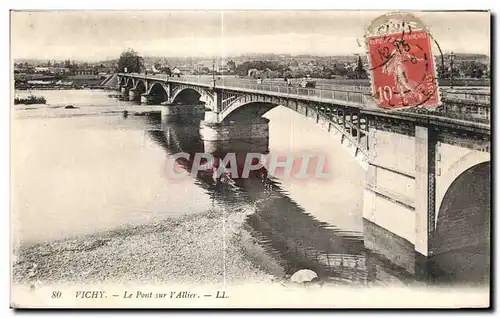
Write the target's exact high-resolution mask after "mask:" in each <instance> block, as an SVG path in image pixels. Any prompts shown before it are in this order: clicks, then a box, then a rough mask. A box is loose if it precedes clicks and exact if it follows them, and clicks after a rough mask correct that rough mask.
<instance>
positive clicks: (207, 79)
mask: <svg viewBox="0 0 500 318" xmlns="http://www.w3.org/2000/svg"><path fill="white" fill-rule="evenodd" d="M132 74H134V75H136V76H139V77H144V76H146V74H144V73H141V74H138V73H132ZM147 78H148V79H157V80H167V79H168V80H169V81H172V82H187V83H204V84H212V83H213V80H214V78H213V77H212V76H208V75H198V76H197V75H183V76H181V77H171V76H170V77H169V76H167V75H160V74H156V75H147ZM215 80H216V83H218V84H219V85H220V86H226V87H240V86H241V85H248V86H249V87H250V86H251V87H255V86H253V85H258V83H257V80H256V79H251V78H240V77H235V76H222V77H219V76H217V77H215ZM313 80H314V81H316V87H315V88H316V89H319V90H323V91H349V92H362V93H364V94H371V87H370V86H367V85H364V84H366V83H364V82H360V83H359V85H348V84H336V83H335V80H328V79H313ZM300 81H301V80H300V79H291V83H292V86H293V87H295V88H298V87H299V83H300ZM260 85H262V86H258V87H259V88H260V87H263V88H265V87H267V86H273V87H276V86H280V87H287V86H288V85H287V84H286V83H285V81H284V79H264V80H263V81H262V83H261V84H260ZM281 90H282V91H285V89H283V88H282V89H281ZM440 95H441V97H442V98H445V99H446V98H449V99H456V100H468V101H469V100H470V101H479V102H484V103H488V104H489V103H490V102H491V93H490V87H482V86H481V87H479V86H478V87H465V86H464V87H455V88H454V89H453V88H451V87H449V86H440Z"/></svg>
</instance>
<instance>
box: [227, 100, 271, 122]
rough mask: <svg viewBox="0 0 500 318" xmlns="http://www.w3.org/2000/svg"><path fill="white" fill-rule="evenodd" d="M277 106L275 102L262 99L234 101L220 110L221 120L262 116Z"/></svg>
mask: <svg viewBox="0 0 500 318" xmlns="http://www.w3.org/2000/svg"><path fill="white" fill-rule="evenodd" d="M277 106H279V104H277V103H270V102H264V101H250V102H235V103H232V104H231V105H230V106H229V107H227V108H226V109H224V110H223V111H222V118H221V121H222V122H239V121H248V120H249V119H254V118H259V117H262V116H263V115H264V114H265V113H267V112H268V111H270V110H271V109H273V108H275V107H277Z"/></svg>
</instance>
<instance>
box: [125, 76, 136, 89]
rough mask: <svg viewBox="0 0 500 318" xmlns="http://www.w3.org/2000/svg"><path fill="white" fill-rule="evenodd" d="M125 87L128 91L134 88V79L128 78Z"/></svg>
mask: <svg viewBox="0 0 500 318" xmlns="http://www.w3.org/2000/svg"><path fill="white" fill-rule="evenodd" d="M125 86H126V87H127V88H129V89H130V88H133V87H134V79H133V78H131V77H129V78H128V79H127V83H126V84H125Z"/></svg>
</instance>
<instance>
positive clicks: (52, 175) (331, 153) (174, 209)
mask: <svg viewBox="0 0 500 318" xmlns="http://www.w3.org/2000/svg"><path fill="white" fill-rule="evenodd" d="M33 93H34V94H35V95H37V96H44V97H45V98H46V99H47V103H48V104H49V105H48V106H29V107H21V106H18V105H16V106H15V107H14V110H13V111H12V118H13V120H12V160H11V162H12V188H13V192H12V207H13V211H14V213H13V219H12V223H13V226H12V230H13V233H14V234H15V235H14V239H15V240H16V241H17V242H20V244H21V245H30V244H35V243H40V242H44V241H50V240H57V239H62V238H67V237H74V236H78V235H82V234H89V233H96V232H100V231H105V230H109V229H113V228H117V227H122V226H125V225H128V224H147V223H150V222H153V221H157V220H161V219H164V218H167V217H175V216H180V215H184V214H196V213H202V212H204V211H206V210H207V209H209V208H211V207H212V206H213V205H222V206H224V208H226V209H228V210H229V211H230V210H231V209H235V208H236V207H250V208H252V209H253V210H252V211H253V213H252V214H250V215H249V216H248V217H247V220H246V221H245V224H244V225H243V226H244V227H245V229H246V230H248V231H249V232H250V233H251V235H252V236H253V237H254V238H255V240H256V241H257V242H258V244H260V245H261V246H262V247H263V248H264V249H265V250H266V251H267V252H268V253H269V255H272V257H273V260H274V262H276V263H278V264H280V266H281V267H282V268H284V269H285V273H286V274H288V275H290V274H292V273H293V272H294V271H296V270H298V269H301V268H310V269H312V270H314V271H316V272H317V273H318V275H319V276H320V278H321V279H323V280H326V281H332V282H335V283H342V284H344V283H345V284H348V285H366V284H376V285H389V284H402V285H409V284H413V283H415V282H416V281H425V282H427V281H430V282H432V283H435V282H447V283H449V282H459V283H463V282H464V277H466V278H467V279H466V282H467V283H471V282H472V283H474V282H476V281H477V282H484V281H485V280H486V279H487V277H488V276H487V272H488V270H489V266H488V267H485V266H476V267H474V266H472V269H471V270H469V271H467V272H463V273H461V275H457V274H456V273H446V272H444V271H442V270H437V269H436V268H447V266H439V264H438V266H437V267H436V266H434V267H433V266H427V267H425V268H424V270H422V272H420V273H416V272H415V271H413V270H411V269H410V270H409V269H408V268H405V267H404V266H401V264H398V265H397V264H394V263H393V262H391V261H390V260H391V259H394V255H383V254H380V253H375V252H374V251H371V250H370V249H369V248H367V246H366V245H367V244H365V240H366V228H367V227H366V226H367V224H366V222H363V219H362V202H363V187H364V178H365V176H364V170H363V169H362V168H361V167H360V166H359V164H358V163H356V162H355V161H354V160H353V159H352V158H351V156H350V155H349V154H348V153H347V152H346V151H345V150H344V149H342V147H341V146H340V145H338V144H336V143H334V142H333V140H332V139H331V138H330V137H329V135H328V134H326V133H325V132H323V131H322V130H321V129H320V128H319V127H317V126H316V125H315V124H314V123H313V122H310V121H309V120H307V119H305V118H303V117H302V116H301V115H299V114H297V113H294V112H293V111H291V110H289V109H286V108H282V107H277V108H275V109H273V110H271V111H270V112H268V113H267V114H266V115H265V117H266V118H268V119H269V120H270V122H269V131H270V138H269V144H268V145H267V144H266V145H264V146H263V148H264V150H263V152H268V153H290V152H291V153H300V152H304V151H306V152H311V151H316V152H318V151H319V152H322V153H323V154H327V156H328V162H329V165H328V168H329V169H330V172H331V175H332V177H331V178H329V179H327V180H322V181H318V180H316V181H314V180H309V181H297V180H292V179H287V178H281V179H280V178H274V179H272V180H270V179H266V180H265V181H262V180H261V179H249V180H239V181H237V182H236V183H235V184H233V187H232V188H231V189H226V188H224V189H222V188H221V187H219V186H218V185H214V184H211V181H210V180H209V179H207V178H203V177H201V178H195V177H191V178H187V179H183V180H182V181H178V182H176V181H173V180H172V179H171V178H169V176H168V175H167V174H166V173H165V167H166V164H167V162H168V159H169V157H171V155H172V154H173V153H175V152H178V151H180V150H183V151H185V152H196V151H199V150H202V149H206V145H204V143H203V141H202V140H201V137H200V134H199V131H200V121H199V120H198V121H196V120H193V121H191V122H189V123H186V122H185V123H162V121H161V120H160V119H158V118H153V117H151V116H133V115H130V116H128V117H123V116H122V115H121V113H120V112H119V110H120V109H122V107H123V105H130V106H133V103H131V102H123V101H119V100H117V99H114V98H111V97H109V94H110V93H111V92H109V91H87V90H75V91H73V90H61V91H40V92H33ZM17 94H19V96H23V94H27V93H26V92H18V93H17ZM68 104H71V105H74V106H75V107H78V108H77V109H64V108H63V107H61V106H64V105H68ZM204 147H205V148H204ZM181 148H182V149H181ZM229 148H230V147H229ZM187 165H188V166H189V163H188V164H187ZM470 253H471V252H470V251H465V252H461V253H460V254H459V256H460V257H456V255H455V254H454V255H453V257H449V258H446V257H445V258H442V259H444V262H453V263H454V265H455V266H453V267H454V268H457V267H460V265H457V262H460V261H463V262H468V263H467V264H469V265H470V261H467V257H468V256H470ZM408 255H410V256H408ZM408 255H404V256H401V257H406V258H408V257H409V258H412V257H413V256H412V255H411V253H410V254H408ZM396 258H397V257H396ZM469 259H470V258H469ZM253 261H254V262H257V263H258V262H259V260H258V259H257V260H253ZM411 262H416V261H415V259H411ZM436 262H437V261H436ZM436 262H435V263H436ZM434 265H435V264H434ZM444 265H446V264H444ZM482 265H484V264H482ZM469 267H471V266H469Z"/></svg>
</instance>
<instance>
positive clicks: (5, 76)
mask: <svg viewBox="0 0 500 318" xmlns="http://www.w3.org/2000/svg"><path fill="white" fill-rule="evenodd" d="M499 3H500V2H499V1H485V0H474V1H460V2H458V1H455V2H449V1H444V2H443V1H435V0H420V1H411V2H410V1H407V2H402V1H394V0H392V1H384V2H383V3H377V2H373V1H344V2H341V1H335V2H332V1H314V0H307V1H304V0H288V1H286V2H285V1H269V0H252V1H245V2H243V1H234V0H233V1H222V0H216V1H214V0H212V1H206V0H197V1H195V0H183V1H178V2H173V1H168V2H167V1H154V2H151V1H150V2H148V3H147V2H146V1H137V0H121V1H116V2H114V5H113V6H111V5H110V4H107V3H104V2H103V1H102V0H86V1H82V2H80V3H77V2H70V1H61V0H59V1H50V0H48V1H44V2H43V3H42V2H40V1H33V0H32V1H22V0H18V1H15V3H12V5H13V7H11V8H8V7H7V5H8V4H10V3H9V2H7V1H4V2H2V4H1V5H2V7H3V6H6V7H5V8H2V9H3V10H2V11H1V21H2V23H1V26H2V30H1V32H0V34H1V36H2V43H4V44H5V46H6V49H5V50H4V51H3V61H4V62H3V63H2V64H1V65H2V67H3V70H2V73H1V74H2V77H1V78H2V85H1V87H2V89H3V94H2V96H3V100H4V103H3V106H2V107H0V111H1V114H0V120H1V121H2V122H1V123H0V127H1V137H0V143H1V145H0V146H1V148H2V149H3V150H5V152H2V154H5V155H2V172H3V174H2V176H3V177H2V178H1V180H2V182H1V191H0V193H1V195H2V196H3V198H2V200H1V202H2V205H3V209H2V214H1V215H2V217H3V222H2V223H1V224H2V226H3V227H4V228H3V231H2V233H3V237H2V238H3V240H2V245H1V246H2V254H3V256H4V257H3V261H2V262H1V266H2V268H1V271H0V272H1V277H2V285H1V286H2V300H3V301H2V304H3V306H2V317H7V316H11V315H13V314H14V312H13V311H12V310H9V309H8V303H9V299H10V290H9V286H10V277H9V276H8V275H7V273H9V272H10V266H9V263H8V261H7V260H6V259H7V256H8V255H9V224H10V222H9V214H10V208H9V197H10V195H9V186H10V184H9V180H8V178H6V177H5V176H8V175H9V172H10V168H9V157H10V153H9V138H10V137H9V118H10V114H9V105H10V85H11V84H10V58H9V45H8V43H9V11H8V9H44V10H50V9H59V10H61V9H66V10H67V9H73V10H76V9H101V10H103V9H122V10H123V9H136V10H138V9H142V10H143V9H149V10H154V9H224V10H231V9H239V10H243V9H268V10H269V9H281V10H285V9H288V10H290V9H293V10H298V9H315V10H321V9H323V10H324V9H343V10H347V9H351V10H367V9H368V10H375V9H377V10H384V11H385V10H386V11H394V10H397V9H399V10H405V9H406V10H424V9H425V10H450V9H451V8H450V5H453V10H471V9H476V10H479V9H481V10H483V9H492V10H493V12H499V11H500V10H499V7H500V5H499ZM377 4H379V5H380V7H374V6H375V5H377ZM445 4H446V7H443V6H444V5H445ZM333 5H335V7H333ZM492 58H493V59H498V52H495V55H494V56H492ZM494 72H495V76H496V75H497V72H496V70H494ZM494 91H495V92H498V84H497V85H496V86H495V87H494ZM8 98H9V99H8ZM495 106H496V105H492V107H495ZM495 112H496V113H497V114H496V115H498V113H499V111H498V110H496V111H495ZM499 116H500V115H499ZM494 120H495V121H497V123H498V118H497V116H495V118H494ZM492 134H494V133H492ZM496 146H497V145H495V146H494V147H495V148H496ZM497 190H498V189H497ZM498 191H500V190H498ZM495 194H497V192H496V191H495ZM493 213H494V212H493ZM496 219H497V223H498V219H500V218H498V217H496ZM495 225H496V229H497V230H498V224H495ZM495 243H496V242H495ZM495 263H496V262H495ZM495 270H496V268H495ZM496 276H497V275H496ZM496 294H497V295H498V292H497V293H496ZM495 302H496V301H495ZM34 314H35V313H29V314H26V313H25V314H24V315H25V317H30V316H34ZM90 314H91V315H93V316H101V315H103V314H101V313H94V312H93V313H90ZM110 314H111V313H110ZM142 314H143V313H134V314H132V315H130V316H136V317H140V316H141V315H142ZM158 314H160V315H165V314H166V313H162V312H160V313H158ZM167 314H168V315H174V316H175V315H178V313H174V312H171V313H167ZM232 314H234V313H232ZM256 314H258V315H259V316H266V315H269V314H264V313H256ZM287 314H288V313H287ZM303 314H305V315H308V314H309V313H303ZM335 314H337V315H338V314H340V315H344V313H335ZM377 314H378V315H386V313H384V312H379V313H377ZM422 314H425V315H434V314H436V313H430V312H425V313H422ZM468 314H470V315H471V316H472V315H477V314H471V313H468ZM71 315H72V316H75V317H83V315H85V313H73V312H72V313H71ZM112 315H115V316H117V317H119V316H121V315H123V312H116V313H112ZM401 315H406V313H401Z"/></svg>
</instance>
